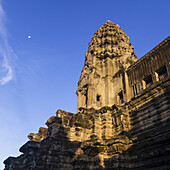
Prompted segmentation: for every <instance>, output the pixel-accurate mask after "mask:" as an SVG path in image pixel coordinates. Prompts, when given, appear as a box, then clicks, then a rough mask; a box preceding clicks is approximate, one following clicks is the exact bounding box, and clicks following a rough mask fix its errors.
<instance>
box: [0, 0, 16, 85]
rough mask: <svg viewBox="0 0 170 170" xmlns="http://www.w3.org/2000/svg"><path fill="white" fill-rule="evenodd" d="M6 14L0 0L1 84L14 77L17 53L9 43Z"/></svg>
mask: <svg viewBox="0 0 170 170" xmlns="http://www.w3.org/2000/svg"><path fill="white" fill-rule="evenodd" d="M5 21H6V16H5V12H4V10H3V8H2V0H0V85H4V84H6V83H8V82H9V81H11V80H12V79H14V69H13V67H12V60H13V59H14V58H16V55H15V53H14V52H13V50H12V48H11V47H10V45H9V43H8V37H7V35H8V33H7V29H6V27H5Z"/></svg>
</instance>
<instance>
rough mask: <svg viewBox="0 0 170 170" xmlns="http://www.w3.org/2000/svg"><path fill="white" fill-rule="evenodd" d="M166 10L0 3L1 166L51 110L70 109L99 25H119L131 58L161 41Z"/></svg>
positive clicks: (146, 1)
mask: <svg viewBox="0 0 170 170" xmlns="http://www.w3.org/2000/svg"><path fill="white" fill-rule="evenodd" d="M169 7H170V1H169V0H129V1H127V0H105V1H104V0H84V1H83V0H72V1H70V0H62V1H59V0H15V1H14V0H0V114H1V115H0V116H1V118H0V124H1V129H0V160H1V162H2V161H3V160H4V159H6V158H7V157H8V156H17V155H19V152H18V150H19V148H20V147H21V146H22V145H23V144H24V143H25V142H26V141H27V140H28V139H27V135H28V134H29V133H31V132H33V133H36V132H37V131H38V128H39V127H40V126H44V127H45V122H46V120H47V119H48V118H49V117H51V116H53V115H55V112H56V110H57V109H63V110H66V111H70V112H75V111H76V105H77V103H76V102H77V97H76V95H75V91H76V88H77V82H78V79H79V76H80V73H81V69H82V68H83V62H84V57H85V52H86V50H87V48H88V43H89V42H90V40H91V38H92V36H93V34H94V32H95V31H96V30H97V29H98V28H99V27H100V26H101V25H102V24H104V23H105V22H106V21H107V20H111V21H112V22H115V23H117V24H119V25H120V27H121V28H122V29H123V30H124V31H125V32H126V34H127V35H128V36H129V37H130V40H131V43H132V45H133V46H134V50H135V53H136V55H137V56H138V59H139V58H140V57H142V56H143V55H144V54H146V53H147V52H148V51H150V50H151V49H152V48H153V47H155V46H156V45H157V44H158V43H160V42H161V41H162V40H164V39H165V38H166V37H167V36H169V30H170V21H169V16H170V10H169ZM29 35H30V36H31V38H30V39H29V38H28V36H29ZM2 166H3V165H2V163H1V164H0V168H1V169H2Z"/></svg>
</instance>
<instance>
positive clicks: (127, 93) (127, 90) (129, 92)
mask: <svg viewBox="0 0 170 170" xmlns="http://www.w3.org/2000/svg"><path fill="white" fill-rule="evenodd" d="M125 87H126V101H129V100H130V99H131V98H132V96H131V94H132V93H131V89H130V86H129V79H128V75H127V72H126V71H125Z"/></svg>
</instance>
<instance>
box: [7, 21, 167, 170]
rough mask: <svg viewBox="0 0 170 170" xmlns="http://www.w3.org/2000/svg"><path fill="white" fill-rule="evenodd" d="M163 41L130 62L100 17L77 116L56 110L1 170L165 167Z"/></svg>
mask: <svg viewBox="0 0 170 170" xmlns="http://www.w3.org/2000/svg"><path fill="white" fill-rule="evenodd" d="M169 42H170V37H168V38H167V39H165V40H164V41H163V42H161V43H160V44H159V45H158V46H156V47H155V48H154V49H153V50H151V51H150V52H149V53H148V54H146V55H145V56H144V57H143V58H141V59H140V60H138V61H136V56H135V54H134V52H133V47H132V46H131V44H130V41H129V38H128V37H127V36H126V34H125V33H124V32H123V31H122V30H121V29H120V27H119V26H118V25H116V24H114V23H112V22H110V21H107V22H106V23H105V24H104V25H102V27H101V28H99V29H98V31H97V32H96V33H95V34H94V36H93V38H92V40H91V42H90V43H89V49H88V51H87V53H86V59H85V65H84V67H83V70H82V74H81V76H80V81H79V83H78V89H77V94H78V107H77V108H78V109H77V113H76V114H73V113H69V112H66V111H63V110H58V111H57V112H56V116H52V117H51V118H49V119H48V120H47V122H46V125H47V127H48V128H47V129H46V128H40V129H39V132H38V133H37V134H33V133H31V134H30V135H28V137H29V139H30V141H28V142H27V143H26V144H24V145H23V146H22V147H21V148H20V152H22V153H23V154H22V155H20V156H19V157H16V158H15V157H9V158H7V159H6V160H5V161H4V163H5V170H23V169H24V170H30V169H32V170H34V169H35V170H55V169H62V170H68V169H70V170H71V169H74V170H75V169H77V170H82V169H84V170H86V169H87V170H89V169H108V170H109V169H110V170H111V169H115V170H121V169H122V170H124V169H135V170H144V169H148V170H151V169H153V170H158V169H170V150H169V148H170V145H169V144H170V123H169V122H170V67H169V65H170V45H169V44H170V43H169ZM135 61H136V62H135ZM106 63H107V64H106ZM116 63H117V64H116ZM102 69H103V70H105V71H101V70H102ZM148 77H149V78H148ZM151 80H152V81H151ZM99 92H100V93H99ZM109 96H110V97H109Z"/></svg>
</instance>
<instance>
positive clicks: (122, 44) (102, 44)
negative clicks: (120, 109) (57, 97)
mask: <svg viewBox="0 0 170 170" xmlns="http://www.w3.org/2000/svg"><path fill="white" fill-rule="evenodd" d="M135 61H137V57H136V55H135V53H134V51H133V46H132V45H131V43H130V40H129V37H128V36H127V35H126V33H125V32H123V30H122V29H121V28H120V27H119V25H117V24H115V23H113V22H111V21H107V22H106V23H105V24H103V25H102V26H101V27H100V28H99V29H98V30H97V31H96V32H95V33H94V35H93V37H92V39H91V42H90V43H89V46H88V51H87V52H86V55H85V63H84V67H83V70H82V72H81V76H80V80H79V81H78V88H77V92H76V94H77V95H78V102H77V112H78V110H79V108H95V109H99V108H101V107H103V106H112V105H114V104H119V105H121V104H123V103H124V102H125V101H128V100H129V98H128V96H129V95H130V94H128V93H129V92H128V79H127V74H126V69H127V68H128V67H129V66H130V65H131V64H132V63H134V62H135Z"/></svg>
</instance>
